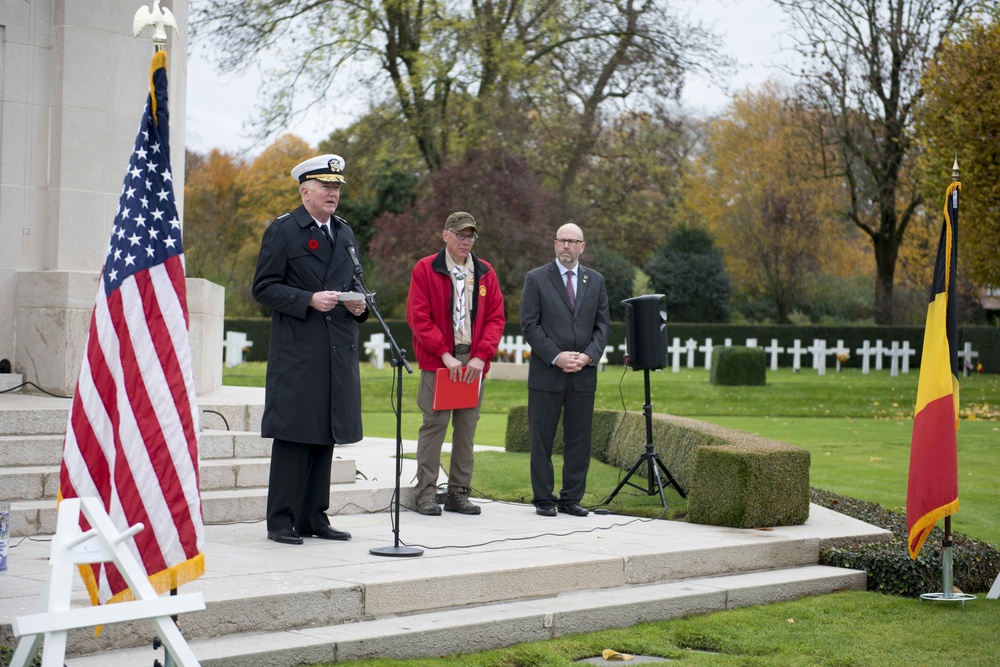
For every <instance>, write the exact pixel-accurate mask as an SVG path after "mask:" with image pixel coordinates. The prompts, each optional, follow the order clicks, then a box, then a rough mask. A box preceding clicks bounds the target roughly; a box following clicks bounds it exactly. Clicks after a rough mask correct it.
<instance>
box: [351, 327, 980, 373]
mask: <svg viewBox="0 0 1000 667" xmlns="http://www.w3.org/2000/svg"><path fill="white" fill-rule="evenodd" d="M732 344H733V341H732V339H731V338H727V339H725V342H724V343H723V346H724V347H731V346H732ZM746 346H747V347H761V346H760V345H758V344H757V339H756V338H747V340H746ZM388 347H389V345H388V343H386V342H385V336H384V335H383V334H372V336H371V338H369V340H368V342H367V343H365V351H366V352H367V353H368V357H369V360H370V361H371V363H372V365H374V366H375V368H382V366H383V363H384V353H385V350H386V349H388ZM615 349H616V347H615V346H614V345H608V346H607V347H605V348H604V356H603V357H602V358H601V359H600V362H599V364H600V366H601V368H602V369H603V367H604V365H606V364H607V363H608V354H610V353H613V352H614V351H615ZM617 349H618V350H620V351H621V352H623V353H624V352H626V346H625V344H624V343H622V344H621V345H618V346H617ZM712 349H713V345H712V339H711V338H706V339H705V342H704V344H702V345H699V344H698V341H697V340H695V339H694V338H688V339H687V340H686V341H684V342H683V343H681V339H680V338H674V339H673V341H672V343H671V344H670V345H668V346H667V354H669V355H670V362H671V363H670V366H671V370H673V372H674V373H680V370H681V359H682V358H683V359H684V362H685V363H684V366H685V367H686V368H695V367H696V364H695V354H696V353H698V352H700V353H702V354H703V355H704V356H703V357H702V359H703V362H702V365H703V367H704V368H705V370H711V368H712ZM763 349H764V352H766V353H767V354H768V356H769V359H770V368H771V370H772V371H773V370H777V369H778V355H780V354H782V353H784V354H789V355H791V357H792V370H793V371H795V372H798V371H800V370H801V369H802V358H803V357H805V356H809V357H811V358H812V360H811V368H812V369H813V370H815V371H816V372H817V373H818V374H819V375H826V367H827V357H828V356H832V357H833V359H834V365H835V367H836V369H837V372H840V369H841V363H842V359H846V357H847V355H850V353H851V350H850V349H849V348H847V347H844V341H843V339H838V340H837V344H836V345H835V346H833V347H827V344H826V341H825V340H823V339H822V338H814V339H813V342H812V345H810V346H809V347H803V346H802V341H801V340H799V339H798V338H796V339H795V340H794V341H793V343H792V345H791V346H789V347H788V348H784V347H781V346H779V345H778V339H777V338H772V339H771V344H770V345H769V346H767V347H765V348H763ZM498 351H499V352H500V354H501V355H502V356H504V357H508V356H512V357H513V359H514V361H513V363H515V364H523V363H524V360H525V358H526V357H527V354H528V353H530V352H531V346H530V345H528V344H527V343H526V342H525V341H524V336H504V337H503V338H501V340H500V345H499V347H498ZM854 353H855V354H857V355H858V356H859V357H861V372H862V374H864V375H867V374H868V373H869V372H870V371H871V369H872V366H874V368H875V370H877V371H880V370H882V365H883V359H884V358H886V357H888V359H889V374H890V375H891V376H892V377H896V376H897V375H899V373H900V372H903V373H909V372H910V358H911V357H913V356H914V355H916V353H917V351H916V350H914V349H912V348H911V347H910V342H909V341H906V340H904V341H903V342H902V343H900V342H899V341H895V340H894V341H891V342H890V344H889V347H885V345H883V343H882V341H881V340H876V341H875V344H874V345H872V344H871V342H870V341H867V340H866V341H864V342H863V343H862V345H861V347H859V348H857V349H855V350H854ZM958 356H959V358H961V359H963V363H962V365H963V367H964V368H965V369H966V371H965V375H966V376H968V368H969V366H970V365H971V361H972V359H974V358H976V357H978V356H979V353H978V352H975V351H973V350H972V343H966V344H965V347H964V348H963V350H962V351H961V352H959V353H958Z"/></svg>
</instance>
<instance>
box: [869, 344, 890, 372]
mask: <svg viewBox="0 0 1000 667" xmlns="http://www.w3.org/2000/svg"><path fill="white" fill-rule="evenodd" d="M888 351H889V348H887V347H882V339H881V338H880V339H879V340H877V341H875V345H874V347H872V354H873V355H875V370H877V371H880V370H882V355H883V354H885V353H886V352H888Z"/></svg>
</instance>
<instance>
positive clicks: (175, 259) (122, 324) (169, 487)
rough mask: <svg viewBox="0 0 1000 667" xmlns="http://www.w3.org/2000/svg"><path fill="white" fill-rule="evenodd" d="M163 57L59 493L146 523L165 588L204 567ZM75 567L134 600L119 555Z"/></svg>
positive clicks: (92, 588)
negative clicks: (117, 562)
mask: <svg viewBox="0 0 1000 667" xmlns="http://www.w3.org/2000/svg"><path fill="white" fill-rule="evenodd" d="M166 65H167V56H166V52H165V51H159V52H157V53H156V54H155V55H154V56H153V62H152V64H151V66H150V93H149V97H148V98H147V101H146V108H145V110H144V111H143V114H142V123H141V125H140V127H139V133H138V136H137V137H136V140H135V148H134V150H133V151H132V155H131V157H130V158H129V164H128V171H127V172H126V174H125V182H124V184H123V185H122V192H121V196H120V198H119V200H118V212H117V214H116V215H115V220H114V228H113V229H112V231H111V242H110V245H109V247H108V254H107V258H106V259H105V261H104V267H103V270H102V271H101V277H100V284H99V286H98V290H97V299H96V304H95V306H94V312H93V315H92V316H91V320H90V331H89V333H88V336H87V345H86V348H85V352H84V358H83V363H82V367H81V369H80V377H79V379H78V380H77V386H76V391H75V392H74V396H73V404H72V407H71V408H70V414H69V423H68V425H67V428H66V441H65V444H64V446H63V460H62V469H61V470H60V476H59V495H60V498H74V497H98V498H101V500H102V501H103V503H104V508H105V509H106V510H107V512H108V515H109V516H110V517H111V519H112V520H113V521H114V523H115V525H116V526H117V527H118V528H119V529H121V530H124V529H126V528H127V527H129V526H131V525H134V524H136V523H140V522H141V523H142V524H143V525H144V526H145V530H142V531H140V532H139V533H138V534H137V535H136V536H135V543H134V544H133V545H132V546H131V547H130V548H131V549H132V551H133V554H134V555H135V556H136V557H137V559H139V560H140V561H141V562H142V563H143V565H144V566H145V568H146V572H147V574H148V575H149V580H150V582H151V583H152V585H153V588H154V589H155V590H156V591H157V592H159V593H163V592H165V591H167V590H170V589H172V588H176V587H178V586H179V585H180V584H183V583H186V582H188V581H191V580H193V579H195V578H197V577H199V576H201V575H202V574H204V572H205V561H204V553H203V547H204V527H203V525H202V516H201V495H200V492H199V487H198V484H199V472H198V411H197V404H196V402H195V390H194V373H193V371H192V365H191V344H190V340H189V338H188V310H187V291H186V287H185V281H184V250H183V246H182V244H181V223H180V220H179V219H178V216H177V207H176V204H175V202H174V190H173V177H172V175H171V173H170V149H169V145H168V142H169V131H168V122H169V119H168V114H167V71H166ZM81 521H83V520H81ZM88 528H89V527H88V526H83V529H84V530H87V529H88ZM80 571H81V573H82V575H83V579H84V582H85V583H86V585H87V589H88V591H89V593H90V598H91V601H92V602H93V603H94V604H105V603H108V602H119V601H125V600H130V599H133V596H132V593H131V591H130V590H129V589H128V586H127V584H126V583H125V581H124V579H123V578H122V576H121V575H120V574H119V572H118V571H117V569H116V568H115V567H114V565H113V564H110V563H99V564H94V565H81V566H80Z"/></svg>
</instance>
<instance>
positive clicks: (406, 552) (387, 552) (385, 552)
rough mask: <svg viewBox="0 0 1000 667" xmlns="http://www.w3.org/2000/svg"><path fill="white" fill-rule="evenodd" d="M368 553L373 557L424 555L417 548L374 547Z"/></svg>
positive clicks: (421, 550) (422, 551)
mask: <svg viewBox="0 0 1000 667" xmlns="http://www.w3.org/2000/svg"><path fill="white" fill-rule="evenodd" d="M368 553H370V554H372V555H373V556H399V557H404V558H405V557H408V556H419V555H421V554H423V553H424V550H423V549H418V548H416V547H395V546H393V547H374V548H372V549H369V550H368Z"/></svg>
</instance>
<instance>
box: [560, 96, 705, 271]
mask: <svg viewBox="0 0 1000 667" xmlns="http://www.w3.org/2000/svg"><path fill="white" fill-rule="evenodd" d="M695 128H696V123H694V122H693V121H692V120H691V119H674V118H671V117H670V116H669V115H667V114H665V113H659V114H652V113H629V114H622V115H620V116H618V117H617V118H615V119H614V120H613V121H611V122H610V124H609V127H608V129H607V131H605V132H604V134H603V135H602V136H601V139H600V141H598V142H597V144H596V145H595V146H594V149H593V154H592V155H591V156H590V158H589V159H588V160H587V169H585V170H584V171H583V172H582V173H581V174H580V180H579V186H578V188H577V192H578V199H579V201H582V202H586V210H587V220H586V221H585V231H586V232H587V239H588V245H589V244H590V243H591V242H594V243H598V244H599V245H601V246H602V247H604V248H607V249H608V250H610V251H613V252H615V253H617V254H619V255H621V256H622V257H625V258H626V259H627V260H628V261H629V262H631V263H632V264H633V265H634V266H642V265H644V264H645V263H646V262H647V261H648V260H649V258H650V256H651V255H652V254H653V252H654V251H655V250H656V248H658V247H659V246H661V245H662V244H663V240H664V239H665V238H666V237H667V235H668V233H669V232H670V230H671V229H672V228H673V226H675V225H676V224H677V222H678V213H677V211H676V206H677V202H678V200H679V199H680V189H681V186H682V184H683V182H684V181H683V175H684V173H685V170H686V169H687V168H688V165H689V163H690V161H691V160H692V157H693V155H694V154H695V151H696V150H697V149H698V147H699V142H700V141H701V135H700V134H699V133H698V132H696V129H695ZM581 224H583V223H581Z"/></svg>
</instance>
